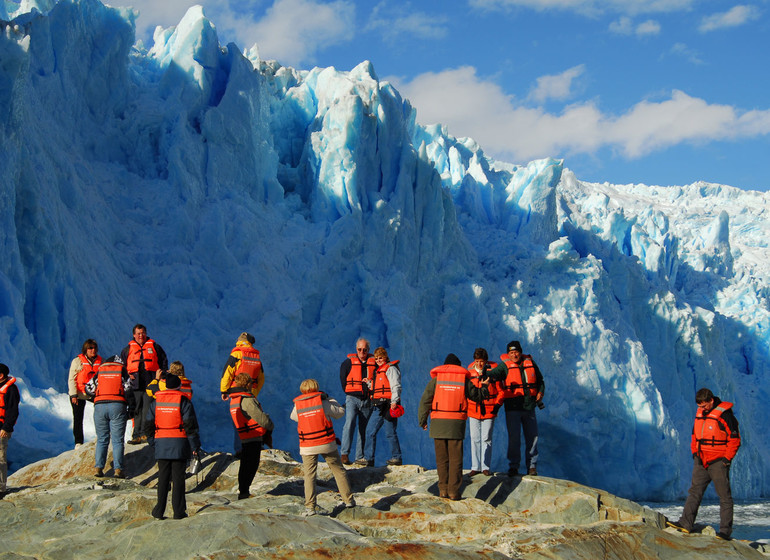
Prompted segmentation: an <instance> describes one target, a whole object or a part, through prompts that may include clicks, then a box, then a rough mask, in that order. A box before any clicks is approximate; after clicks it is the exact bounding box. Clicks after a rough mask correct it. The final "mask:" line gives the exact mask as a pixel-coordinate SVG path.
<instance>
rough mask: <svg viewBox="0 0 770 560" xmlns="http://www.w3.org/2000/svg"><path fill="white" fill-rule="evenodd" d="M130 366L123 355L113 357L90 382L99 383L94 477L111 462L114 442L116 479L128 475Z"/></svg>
mask: <svg viewBox="0 0 770 560" xmlns="http://www.w3.org/2000/svg"><path fill="white" fill-rule="evenodd" d="M129 379H130V378H129V376H128V373H127V372H126V367H125V365H123V362H122V361H121V359H120V356H112V358H110V359H109V360H107V361H106V362H104V363H102V364H101V365H100V366H99V369H98V370H97V372H96V375H95V376H94V378H93V379H92V380H91V381H90V382H89V384H91V383H92V384H94V385H96V389H95V392H94V428H95V429H96V453H95V454H94V455H95V458H94V476H96V477H100V478H101V477H103V476H104V467H105V465H106V464H107V451H108V447H109V444H110V440H111V441H112V459H113V464H114V467H115V473H114V476H115V478H124V474H123V439H124V437H125V434H126V422H128V401H127V400H126V391H125V385H127V384H128V381H129Z"/></svg>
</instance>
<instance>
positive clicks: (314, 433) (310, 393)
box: [290, 379, 356, 515]
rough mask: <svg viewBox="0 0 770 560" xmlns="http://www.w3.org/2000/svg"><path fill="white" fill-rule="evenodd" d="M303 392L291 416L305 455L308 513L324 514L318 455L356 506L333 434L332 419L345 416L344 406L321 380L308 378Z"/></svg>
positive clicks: (345, 499)
mask: <svg viewBox="0 0 770 560" xmlns="http://www.w3.org/2000/svg"><path fill="white" fill-rule="evenodd" d="M299 390H300V392H301V393H302V394H301V395H300V396H298V397H296V398H295V399H294V408H293V409H292V411H291V415H290V417H291V419H292V420H294V421H295V422H297V433H298V434H299V454H300V455H301V456H302V471H303V473H304V478H305V513H304V514H303V515H315V514H317V513H323V511H322V510H320V509H319V508H318V506H317V503H316V486H315V482H316V474H317V470H318V455H321V457H323V458H324V461H326V464H327V465H328V466H329V469H330V470H331V471H332V474H333V475H334V480H335V481H336V482H337V489H338V490H339V491H340V496H341V497H342V500H343V502H345V507H349V508H352V507H355V505H356V501H355V500H354V499H353V493H352V492H351V490H350V483H349V482H348V475H347V472H346V471H345V467H344V466H343V464H342V460H341V459H340V452H339V450H338V449H337V436H336V435H335V434H334V427H333V426H332V418H342V417H343V416H344V414H345V408H344V407H343V406H342V405H340V403H338V402H337V401H336V400H334V399H333V398H331V397H329V396H328V395H327V394H326V393H323V392H321V391H320V390H319V389H318V381H316V380H315V379H305V380H304V381H303V382H302V383H301V384H300V386H299Z"/></svg>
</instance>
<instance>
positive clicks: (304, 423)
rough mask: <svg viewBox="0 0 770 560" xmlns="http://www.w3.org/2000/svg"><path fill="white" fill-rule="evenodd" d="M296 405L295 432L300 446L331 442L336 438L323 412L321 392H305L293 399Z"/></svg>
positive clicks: (329, 421)
mask: <svg viewBox="0 0 770 560" xmlns="http://www.w3.org/2000/svg"><path fill="white" fill-rule="evenodd" d="M294 406H296V407H297V432H298V433H299V446H300V447H314V446H316V445H323V444H325V443H331V442H333V441H334V440H335V439H336V438H335V435H334V427H333V426H332V423H331V420H329V417H328V416H326V413H325V412H324V405H323V401H322V400H321V393H320V392H315V393H306V394H304V395H300V396H299V397H297V398H295V399H294Z"/></svg>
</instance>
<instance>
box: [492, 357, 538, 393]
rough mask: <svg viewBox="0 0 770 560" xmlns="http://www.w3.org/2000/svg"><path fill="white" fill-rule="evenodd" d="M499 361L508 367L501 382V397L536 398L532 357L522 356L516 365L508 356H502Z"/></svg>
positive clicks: (535, 379) (535, 377) (535, 381)
mask: <svg viewBox="0 0 770 560" xmlns="http://www.w3.org/2000/svg"><path fill="white" fill-rule="evenodd" d="M500 359H501V360H502V361H503V362H505V365H506V366H508V375H507V376H506V378H505V381H503V397H504V398H506V399H509V398H511V397H523V396H525V395H529V396H531V397H534V396H537V374H536V373H535V363H534V362H533V361H532V356H529V355H527V354H523V355H522V357H521V362H519V363H518V364H517V363H514V361H513V360H511V358H510V357H509V356H508V354H503V355H502V356H500Z"/></svg>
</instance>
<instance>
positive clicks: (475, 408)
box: [468, 362, 503, 420]
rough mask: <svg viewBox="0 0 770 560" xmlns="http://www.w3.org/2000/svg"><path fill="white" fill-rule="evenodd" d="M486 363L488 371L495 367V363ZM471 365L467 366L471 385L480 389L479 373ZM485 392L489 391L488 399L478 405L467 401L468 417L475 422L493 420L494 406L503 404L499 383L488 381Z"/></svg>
mask: <svg viewBox="0 0 770 560" xmlns="http://www.w3.org/2000/svg"><path fill="white" fill-rule="evenodd" d="M487 363H488V365H489V369H493V368H495V367H497V364H496V363H495V362H487ZM473 365H474V364H469V365H468V371H469V372H470V374H471V383H473V384H474V385H475V386H476V387H481V373H479V372H478V371H477V370H476V368H475V367H473ZM487 390H488V391H489V397H487V398H486V399H484V400H483V401H481V402H480V403H477V402H476V401H472V400H470V399H468V416H469V417H470V418H475V419H476V420H489V419H490V418H495V416H497V415H496V414H495V413H494V410H495V406H497V405H498V404H500V403H502V402H503V389H502V387H501V384H500V383H498V382H492V381H490V383H489V384H488V385H487Z"/></svg>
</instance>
